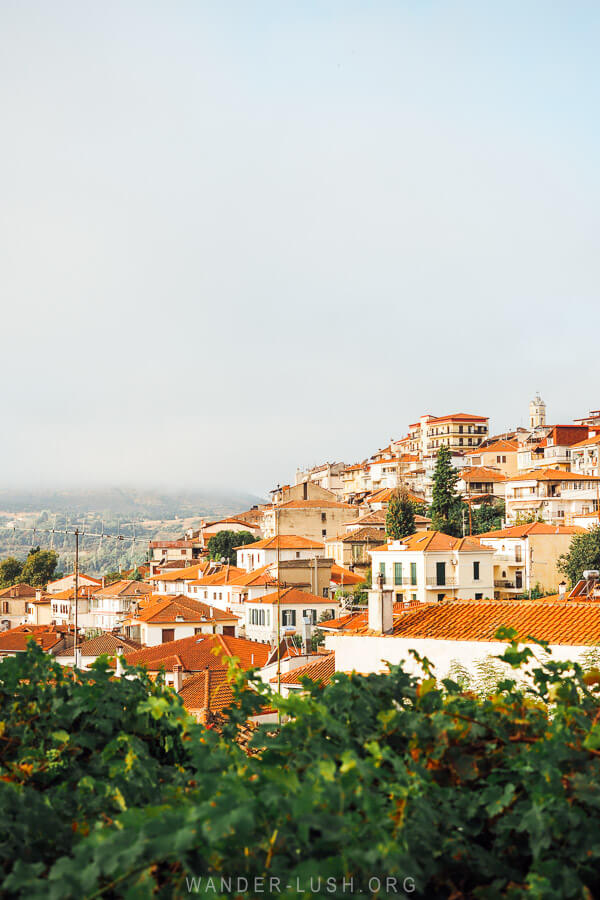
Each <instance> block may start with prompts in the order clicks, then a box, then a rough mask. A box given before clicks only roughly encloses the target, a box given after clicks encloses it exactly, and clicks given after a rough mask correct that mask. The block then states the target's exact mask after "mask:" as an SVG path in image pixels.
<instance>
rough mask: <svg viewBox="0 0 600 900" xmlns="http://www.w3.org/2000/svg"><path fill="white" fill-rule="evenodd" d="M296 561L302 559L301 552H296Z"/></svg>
mask: <svg viewBox="0 0 600 900" xmlns="http://www.w3.org/2000/svg"><path fill="white" fill-rule="evenodd" d="M296 559H300V551H299V550H296Z"/></svg>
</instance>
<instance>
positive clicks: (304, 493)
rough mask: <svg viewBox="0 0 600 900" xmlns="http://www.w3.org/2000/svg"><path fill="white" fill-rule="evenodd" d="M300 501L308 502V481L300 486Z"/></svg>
mask: <svg viewBox="0 0 600 900" xmlns="http://www.w3.org/2000/svg"><path fill="white" fill-rule="evenodd" d="M302 499H303V500H308V481H305V482H303V484H302Z"/></svg>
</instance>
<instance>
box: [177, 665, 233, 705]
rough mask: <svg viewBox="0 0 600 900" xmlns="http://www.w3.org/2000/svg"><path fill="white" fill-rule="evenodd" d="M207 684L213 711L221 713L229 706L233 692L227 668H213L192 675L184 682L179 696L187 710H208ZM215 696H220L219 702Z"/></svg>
mask: <svg viewBox="0 0 600 900" xmlns="http://www.w3.org/2000/svg"><path fill="white" fill-rule="evenodd" d="M207 672H208V676H207ZM207 682H208V690H209V697H210V708H211V710H213V711H215V712H219V711H220V710H221V709H223V707H224V706H228V705H229V703H231V701H232V699H233V692H232V690H231V687H230V685H229V683H228V681H227V669H226V668H225V667H222V668H211V669H206V670H205V671H203V672H200V673H199V674H198V675H192V676H191V677H190V678H186V679H185V681H184V682H183V685H182V687H181V690H180V691H179V696H180V697H181V699H182V701H183V705H184V706H185V708H186V709H207V707H208V704H207V702H206V687H207ZM221 688H225V690H220V689H221ZM215 695H218V701H217V698H216V697H215Z"/></svg>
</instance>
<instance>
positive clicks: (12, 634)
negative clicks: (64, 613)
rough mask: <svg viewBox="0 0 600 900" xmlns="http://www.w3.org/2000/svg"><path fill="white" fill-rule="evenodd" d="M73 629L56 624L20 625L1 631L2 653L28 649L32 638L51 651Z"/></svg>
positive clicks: (0, 650)
mask: <svg viewBox="0 0 600 900" xmlns="http://www.w3.org/2000/svg"><path fill="white" fill-rule="evenodd" d="M69 632H72V629H68V628H66V627H64V628H61V627H59V626H56V625H18V626H17V627H16V628H11V629H9V630H8V631H3V632H2V633H0V653H19V652H23V651H25V650H26V649H27V643H28V641H30V640H33V641H35V643H36V644H39V646H40V647H41V648H42V650H47V651H51V650H52V648H53V647H56V645H57V644H59V643H60V642H61V641H62V640H63V638H65V636H70V634H69Z"/></svg>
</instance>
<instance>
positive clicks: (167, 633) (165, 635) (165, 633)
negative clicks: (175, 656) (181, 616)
mask: <svg viewBox="0 0 600 900" xmlns="http://www.w3.org/2000/svg"><path fill="white" fill-rule="evenodd" d="M174 640H175V629H174V628H163V630H162V636H161V642H162V643H163V644H166V643H167V642H168V641H174Z"/></svg>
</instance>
